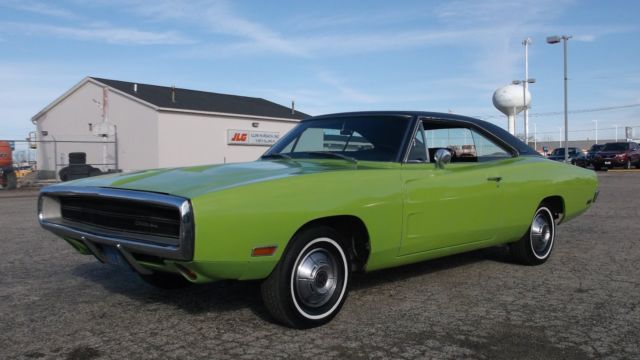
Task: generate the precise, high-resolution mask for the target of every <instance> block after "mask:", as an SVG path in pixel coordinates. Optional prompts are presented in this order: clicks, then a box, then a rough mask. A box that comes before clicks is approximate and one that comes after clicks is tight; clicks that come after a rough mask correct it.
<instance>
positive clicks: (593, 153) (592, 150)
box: [586, 144, 604, 166]
mask: <svg viewBox="0 0 640 360" xmlns="http://www.w3.org/2000/svg"><path fill="white" fill-rule="evenodd" d="M603 148H604V144H593V145H591V148H590V149H589V151H587V156H586V159H587V166H589V165H592V161H593V158H594V157H595V156H596V154H597V153H598V151H600V150H602V149H603Z"/></svg>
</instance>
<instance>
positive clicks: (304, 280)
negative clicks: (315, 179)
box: [261, 226, 350, 328]
mask: <svg viewBox="0 0 640 360" xmlns="http://www.w3.org/2000/svg"><path fill="white" fill-rule="evenodd" d="M344 243H345V242H344V239H343V237H342V236H341V235H340V234H339V233H338V232H336V231H335V230H334V229H333V228H330V227H326V226H318V227H314V228H310V229H307V230H303V231H301V232H300V233H299V234H297V235H296V236H295V237H294V238H293V239H292V242H291V244H290V245H289V247H288V248H287V249H286V251H285V253H284V254H283V256H282V259H281V260H280V262H279V263H278V265H277V266H276V268H275V269H274V270H273V272H272V273H271V275H269V277H268V278H267V279H265V280H264V281H263V283H262V286H261V290H262V298H263V301H264V304H265V306H266V307H267V309H268V310H269V312H270V313H271V315H272V316H273V317H274V318H275V319H276V320H278V321H280V322H282V323H283V324H285V325H288V326H290V327H293V328H310V327H315V326H319V325H322V324H325V323H327V322H329V321H330V320H331V319H332V318H333V317H334V316H335V315H336V314H337V313H338V312H339V311H340V308H341V307H342V305H343V304H344V301H345V299H346V297H347V292H348V287H349V275H350V274H349V272H350V270H349V268H350V266H349V261H348V256H347V253H346V251H345V250H344V249H345V248H344Z"/></svg>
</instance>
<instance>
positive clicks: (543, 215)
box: [509, 205, 556, 265]
mask: <svg viewBox="0 0 640 360" xmlns="http://www.w3.org/2000/svg"><path fill="white" fill-rule="evenodd" d="M555 230H556V229H555V222H554V220H553V214H552V213H551V210H549V209H548V208H547V207H545V206H544V205H543V206H540V207H539V208H538V210H536V213H535V215H534V216H533V220H532V221H531V225H530V226H529V231H527V233H526V234H525V235H524V236H523V237H522V238H521V239H520V240H519V241H517V242H515V243H512V244H510V245H509V250H510V251H511V255H512V256H513V258H514V259H515V260H516V261H517V262H519V263H521V264H524V265H540V264H543V263H544V262H546V261H547V259H548V258H549V256H550V255H551V250H552V249H553V241H554V239H555V235H556V231H555Z"/></svg>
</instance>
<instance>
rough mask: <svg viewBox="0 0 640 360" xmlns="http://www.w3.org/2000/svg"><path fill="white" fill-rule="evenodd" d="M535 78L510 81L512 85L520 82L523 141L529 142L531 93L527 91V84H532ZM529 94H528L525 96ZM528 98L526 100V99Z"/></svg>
mask: <svg viewBox="0 0 640 360" xmlns="http://www.w3.org/2000/svg"><path fill="white" fill-rule="evenodd" d="M535 82H536V79H528V78H527V79H524V80H513V81H512V82H511V83H512V84H513V85H520V84H522V101H523V103H522V107H523V108H524V112H523V114H524V115H523V116H524V142H525V143H527V144H529V119H528V112H529V105H530V104H531V93H529V91H528V89H527V85H528V84H534V83H535ZM527 95H529V96H527ZM527 100H528V101H527Z"/></svg>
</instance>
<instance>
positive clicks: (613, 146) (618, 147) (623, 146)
mask: <svg viewBox="0 0 640 360" xmlns="http://www.w3.org/2000/svg"><path fill="white" fill-rule="evenodd" d="M628 146H629V144H627V143H608V144H605V145H604V148H603V149H602V151H624V150H627V148H628Z"/></svg>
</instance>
